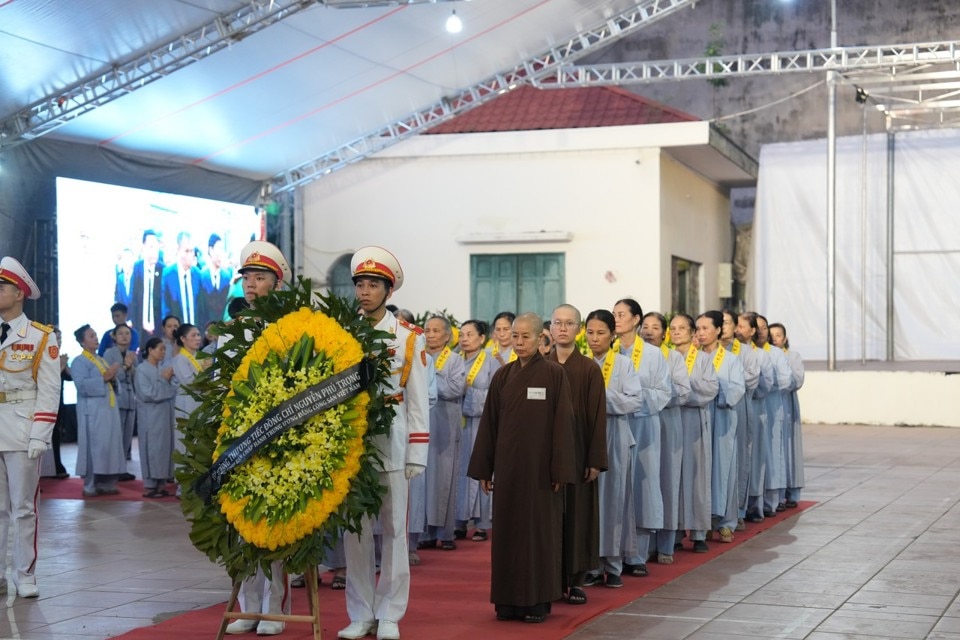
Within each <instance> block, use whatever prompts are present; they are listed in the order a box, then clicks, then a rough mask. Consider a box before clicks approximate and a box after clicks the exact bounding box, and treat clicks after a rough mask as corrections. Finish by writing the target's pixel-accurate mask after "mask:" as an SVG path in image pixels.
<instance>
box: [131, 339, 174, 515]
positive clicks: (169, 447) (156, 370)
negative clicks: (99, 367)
mask: <svg viewBox="0 0 960 640" xmlns="http://www.w3.org/2000/svg"><path fill="white" fill-rule="evenodd" d="M152 340H153V339H151V340H149V341H148V344H150V342H152ZM172 377H173V369H172V368H171V367H169V366H167V367H163V366H162V365H161V364H159V363H154V362H151V361H150V360H149V359H148V360H145V361H143V362H141V363H140V364H139V365H138V366H137V372H136V375H135V377H134V388H135V390H136V395H137V425H138V440H139V443H140V469H141V474H142V475H143V488H144V491H145V493H144V495H150V494H160V495H162V494H163V492H164V485H165V484H166V482H167V481H168V480H170V479H172V478H173V412H174V407H173V402H174V397H175V396H176V394H177V387H176V386H175V385H174V384H173V383H172V382H171V379H172ZM160 495H150V497H160Z"/></svg>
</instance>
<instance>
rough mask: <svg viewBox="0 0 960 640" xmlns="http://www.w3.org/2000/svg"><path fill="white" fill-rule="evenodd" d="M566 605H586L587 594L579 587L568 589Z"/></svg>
mask: <svg viewBox="0 0 960 640" xmlns="http://www.w3.org/2000/svg"><path fill="white" fill-rule="evenodd" d="M567 604H587V594H586V593H585V592H584V591H583V589H581V588H580V587H570V592H569V593H568V594H567Z"/></svg>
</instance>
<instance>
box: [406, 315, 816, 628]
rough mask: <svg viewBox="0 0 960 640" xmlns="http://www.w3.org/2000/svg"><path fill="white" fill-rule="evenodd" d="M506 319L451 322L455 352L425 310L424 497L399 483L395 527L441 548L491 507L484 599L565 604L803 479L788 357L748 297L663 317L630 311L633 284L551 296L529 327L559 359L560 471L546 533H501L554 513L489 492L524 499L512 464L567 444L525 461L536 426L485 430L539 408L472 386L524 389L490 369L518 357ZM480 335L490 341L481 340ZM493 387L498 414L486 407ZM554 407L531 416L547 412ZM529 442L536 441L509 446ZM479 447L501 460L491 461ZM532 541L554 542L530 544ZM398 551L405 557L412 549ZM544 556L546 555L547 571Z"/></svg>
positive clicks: (782, 336) (478, 534)
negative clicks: (401, 505) (402, 516)
mask: <svg viewBox="0 0 960 640" xmlns="http://www.w3.org/2000/svg"><path fill="white" fill-rule="evenodd" d="M534 318H536V317H535V316H534ZM536 320H538V319H536ZM536 320H534V321H533V322H534V324H535V323H536ZM529 322H530V321H529V320H528V323H529ZM517 323H518V320H517V319H516V318H515V316H514V315H513V314H512V313H509V312H504V313H501V314H499V315H498V316H497V317H496V318H495V319H494V321H493V323H492V331H491V329H490V328H489V326H488V325H487V323H486V322H483V321H480V320H468V321H466V322H464V323H463V324H462V325H461V327H460V337H459V345H458V346H459V351H460V353H459V354H456V353H455V351H456V348H451V346H450V344H449V341H450V340H451V329H452V327H451V325H450V322H449V320H447V319H446V318H444V317H441V316H434V317H432V318H430V319H429V320H428V321H427V322H426V326H425V335H426V337H427V351H428V353H430V355H431V356H432V358H433V367H432V368H433V369H434V375H435V377H436V379H437V384H436V387H437V392H438V393H437V400H436V404H434V405H433V407H432V408H431V412H430V432H431V433H430V463H429V464H428V467H427V474H426V482H425V483H424V487H423V491H424V493H425V499H424V500H422V501H414V500H413V499H412V498H411V505H415V504H417V505H423V506H424V507H425V509H424V511H423V512H421V513H416V514H414V513H411V517H410V521H411V522H412V523H419V522H425V523H426V526H425V527H422V528H417V529H416V531H413V529H411V545H413V543H414V542H416V548H417V549H418V550H420V551H423V550H426V549H434V548H439V549H441V550H447V551H453V550H455V549H456V548H457V543H458V542H459V541H461V540H465V539H469V540H471V541H477V542H479V541H484V540H486V539H487V536H488V532H489V530H490V529H491V528H493V529H496V528H497V526H498V525H504V523H505V522H506V526H507V529H508V530H509V531H510V532H511V533H510V538H509V539H510V546H511V549H510V550H509V552H506V553H508V554H509V557H510V558H512V560H510V562H509V563H507V566H505V567H504V571H505V573H504V574H503V575H498V568H497V557H498V552H497V550H496V549H494V551H493V558H494V571H493V574H494V575H493V583H494V586H493V589H492V601H493V602H494V604H495V605H497V614H498V617H499V618H502V619H515V618H520V619H524V620H526V621H528V622H539V621H541V620H543V618H544V616H545V615H546V613H548V612H549V610H550V603H551V602H553V601H554V600H556V599H558V598H560V597H562V598H563V599H564V600H565V601H566V602H568V603H570V604H582V603H584V602H586V600H587V593H586V591H585V590H584V588H585V587H588V586H592V585H604V586H606V587H610V588H617V587H620V586H622V585H623V576H624V575H626V576H631V577H645V576H647V575H649V573H650V572H651V571H655V569H653V568H651V567H648V562H650V561H652V562H653V563H656V564H670V563H672V562H673V558H674V554H675V553H676V552H678V551H680V550H681V549H684V548H685V547H686V548H687V549H689V550H690V551H692V552H696V553H702V552H706V551H708V549H709V548H708V541H710V540H713V541H715V542H717V543H720V544H723V543H730V542H732V541H733V540H734V537H735V535H736V532H737V531H742V530H745V528H746V527H747V526H749V525H748V523H751V522H753V523H756V522H761V521H763V520H764V519H765V518H771V517H774V516H775V515H776V514H777V512H781V511H784V510H785V509H790V508H794V507H796V506H797V504H798V501H799V499H800V491H801V488H802V486H803V483H804V481H803V454H802V435H801V428H800V414H799V406H798V402H797V393H796V392H797V389H799V388H800V386H801V385H802V384H803V377H804V372H803V363H802V360H801V359H800V357H799V355H798V354H797V353H796V352H794V351H791V350H790V349H789V341H788V339H787V334H786V329H785V328H784V326H783V325H782V324H773V325H768V322H767V320H766V318H764V317H763V316H761V315H759V314H757V313H754V312H745V313H739V314H738V313H735V312H732V311H726V310H725V311H707V312H706V313H703V314H701V315H700V316H698V317H697V318H693V317H691V316H689V315H687V314H684V313H677V314H674V315H673V316H672V318H671V319H670V321H669V323H668V321H667V319H666V318H665V317H664V316H663V315H662V314H660V313H656V312H650V313H646V314H645V313H643V311H642V309H641V307H640V305H639V304H638V303H637V302H636V301H635V300H632V299H623V300H619V301H617V302H616V303H615V304H614V305H613V306H612V310H606V309H597V310H595V311H592V312H590V313H589V314H587V316H586V318H585V319H583V320H582V319H581V314H580V312H579V311H578V310H577V309H576V308H575V307H573V306H571V305H561V306H560V307H558V308H557V309H556V310H554V312H553V314H552V317H551V318H550V320H549V321H547V322H545V323H543V324H545V325H547V326H546V328H544V329H543V331H542V333H541V330H540V328H539V326H537V327H535V328H536V330H537V335H538V337H539V345H538V346H539V352H540V357H542V358H544V359H546V360H552V361H554V362H557V363H559V364H561V365H562V367H563V369H564V370H565V371H566V372H567V382H568V384H569V387H570V389H569V392H568V393H569V396H570V398H571V400H572V402H571V405H572V406H571V407H570V409H571V410H572V411H573V415H574V423H575V425H576V426H575V438H574V441H573V442H572V443H570V446H571V451H570V452H569V453H570V455H571V456H572V458H573V466H574V469H573V476H572V477H573V478H574V480H570V479H569V478H567V479H564V478H563V477H562V476H561V475H557V474H558V473H559V472H557V471H556V469H554V471H553V474H554V475H552V476H551V478H552V482H559V483H560V484H563V485H565V487H564V492H565V495H564V498H565V499H564V500H561V501H560V502H559V504H560V505H561V511H563V516H562V519H561V521H557V522H556V525H557V526H556V529H555V531H553V532H552V534H555V537H557V540H553V541H551V540H549V539H545V538H544V536H546V538H549V535H550V534H548V533H547V532H542V533H541V534H537V536H535V537H527V536H526V534H525V533H518V529H517V528H518V527H521V531H522V524H521V523H522V522H523V521H525V520H529V525H530V527H533V528H539V529H541V530H549V529H551V526H550V524H549V523H550V522H551V518H552V517H554V516H555V515H556V514H552V515H551V513H552V512H551V511H550V510H549V509H548V510H547V511H544V512H537V516H536V517H535V518H533V519H530V518H529V513H528V514H522V515H520V516H518V515H517V513H516V512H515V510H514V508H513V507H507V508H504V509H500V508H499V507H500V504H499V503H500V502H501V501H502V502H505V503H506V502H516V503H517V507H516V508H518V509H525V510H526V511H527V512H530V511H531V510H532V511H535V512H536V509H531V507H530V505H531V504H535V502H536V501H535V500H534V499H533V498H528V499H518V498H517V496H516V492H517V491H518V490H519V489H518V487H523V486H524V482H523V481H522V480H517V479H515V478H513V477H512V476H513V475H515V474H517V473H518V472H519V471H520V470H521V469H523V470H527V471H529V470H530V469H536V468H542V466H543V465H544V464H546V465H547V468H549V465H550V464H554V465H559V464H561V463H560V462H558V460H560V459H561V458H564V456H565V455H566V453H561V454H556V453H555V452H554V453H555V455H554V456H553V458H550V457H549V456H548V458H547V460H546V462H544V461H542V460H539V461H538V460H537V459H536V456H538V455H540V454H542V453H543V451H542V450H536V448H535V447H536V445H535V444H530V443H527V444H528V445H529V446H526V445H521V444H518V443H519V442H523V440H522V439H521V440H519V441H511V444H510V445H509V447H510V448H512V451H509V452H508V449H497V447H498V446H503V445H502V443H498V442H496V437H498V436H497V434H495V435H494V436H493V437H494V441H493V442H491V441H490V440H489V439H490V437H491V430H493V431H496V428H497V427H499V429H500V431H499V437H503V435H502V434H503V433H504V427H503V422H504V421H509V420H520V421H521V422H523V423H524V424H525V425H527V426H525V427H524V428H525V429H526V430H527V431H528V432H529V431H530V430H531V429H532V426H530V425H532V424H533V423H534V422H536V421H537V420H538V419H540V417H539V416H538V414H536V413H533V414H530V415H527V414H526V412H528V411H530V409H529V408H528V405H527V404H525V403H524V402H523V401H522V398H521V399H519V400H518V399H514V400H513V401H511V402H506V403H505V402H504V400H503V399H502V398H500V397H498V398H496V399H493V400H492V401H491V399H490V398H488V397H487V396H488V394H489V393H491V389H494V388H498V382H499V383H500V385H499V386H502V385H503V384H504V383H505V382H506V383H508V387H509V386H512V387H513V390H512V392H513V393H520V394H521V395H522V394H523V393H524V392H526V393H528V394H529V393H530V390H531V389H533V387H532V386H531V384H530V383H523V382H519V381H515V382H513V384H512V385H510V384H509V379H508V378H509V376H508V375H507V374H506V373H505V374H504V375H503V378H505V379H506V380H504V379H499V378H498V376H497V375H496V373H497V371H498V370H499V369H501V368H506V365H508V364H510V363H512V362H513V361H514V360H516V359H517V356H518V349H519V347H518V331H517V329H518V325H517ZM511 327H512V329H511ZM488 337H490V339H491V342H490V344H489V345H488V346H487V347H486V348H485V349H484V348H481V346H482V345H484V343H486V342H487V338H488ZM581 350H582V351H583V352H585V353H582V354H581V353H580V352H581ZM457 355H459V357H457ZM590 360H592V361H593V362H590ZM584 362H586V364H584ZM536 388H537V389H549V388H550V387H549V385H548V384H543V385H542V386H538V387H536ZM505 393H507V390H505V389H499V390H498V395H502V394H505ZM547 395H549V393H547ZM501 405H502V406H504V407H505V408H506V409H507V411H508V412H513V415H510V414H509V413H507V414H505V415H497V412H498V407H499V406H501ZM557 410H558V411H559V410H560V409H557ZM555 420H556V418H555V417H554V416H552V415H551V416H549V418H548V419H540V421H541V422H544V421H546V422H547V423H549V424H551V425H552V424H553V422H552V421H555ZM485 423H486V424H485ZM485 426H486V430H485ZM524 437H530V436H529V433H527V435H525V436H524ZM557 437H559V436H557ZM548 440H549V438H548ZM530 448H534V451H535V453H527V454H524V453H519V452H522V451H526V450H529V449H530ZM494 449H496V451H497V452H499V454H500V455H501V456H506V457H507V458H508V460H509V462H504V463H500V464H497V462H496V461H495V455H494ZM547 453H548V454H549V453H550V452H549V451H547ZM551 460H552V462H551ZM504 474H510V475H509V476H508V477H507V478H504V477H503V475H504ZM494 476H496V478H494ZM494 480H496V482H494ZM485 483H488V486H487V485H485ZM530 483H534V481H533V480H530V481H529V482H528V484H530ZM494 484H496V485H499V486H509V487H510V493H509V494H502V495H501V494H496V495H497V497H496V498H494V495H495V493H494V492H493V491H492V488H493V486H494ZM541 484H542V483H541ZM541 488H542V487H541ZM487 489H490V490H487ZM411 491H412V492H413V491H414V489H413V488H411ZM411 495H413V493H412V494H411ZM554 506H556V505H554ZM501 517H502V518H503V520H500V518H501ZM518 517H519V520H520V523H518V522H517V518H518ZM494 539H496V538H495V537H494ZM527 539H529V540H530V541H531V543H532V544H531V548H530V549H528V550H526V551H529V553H527V557H532V558H534V560H533V561H532V562H533V564H532V565H531V566H516V558H519V557H524V551H525V550H524V549H520V550H519V551H518V549H517V544H518V540H520V541H523V540H527ZM521 546H522V545H521ZM544 549H552V550H553V551H552V553H555V554H556V555H555V556H554V557H551V556H550V555H549V553H548V554H547V555H546V556H544V554H543V550H544ZM538 555H539V556H542V558H541V560H539V561H537V560H535V558H536V557H537V556H538ZM410 561H411V563H412V564H416V563H417V562H419V556H418V555H417V553H416V552H415V551H411V553H410ZM554 561H555V562H556V563H557V566H560V567H562V571H561V572H560V575H559V578H560V579H558V580H552V581H551V579H550V578H549V576H550V575H552V574H551V572H550V571H549V570H548V569H549V568H550V567H552V566H553V564H551V563H554ZM525 576H536V578H535V579H533V580H534V582H537V583H539V584H537V585H534V584H524V583H526V582H529V581H530V580H531V578H529V577H525ZM544 576H548V577H547V578H546V579H545V578H544ZM551 582H553V583H554V584H550V583H551ZM544 583H546V584H544ZM533 594H536V595H533Z"/></svg>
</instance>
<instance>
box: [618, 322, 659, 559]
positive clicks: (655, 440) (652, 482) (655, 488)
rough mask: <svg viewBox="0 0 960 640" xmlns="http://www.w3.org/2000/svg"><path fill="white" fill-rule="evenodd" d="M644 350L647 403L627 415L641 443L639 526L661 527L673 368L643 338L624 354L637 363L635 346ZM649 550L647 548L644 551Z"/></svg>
mask: <svg viewBox="0 0 960 640" xmlns="http://www.w3.org/2000/svg"><path fill="white" fill-rule="evenodd" d="M637 348H640V349H642V355H641V356H640V362H639V365H640V367H639V369H637V375H638V376H639V377H640V384H641V386H642V387H643V404H642V405H640V408H639V409H638V410H637V411H635V412H633V413H631V414H630V415H629V416H627V419H628V421H629V422H630V430H631V431H632V432H633V438H634V440H636V443H637V445H636V446H635V447H634V450H633V452H634V467H633V500H634V516H635V517H636V526H637V527H638V528H640V529H649V530H657V529H660V528H662V527H663V493H662V491H661V490H660V447H661V442H660V438H661V434H660V412H661V411H662V410H663V408H664V407H666V406H667V403H668V402H670V395H671V385H670V370H669V369H668V368H667V363H666V361H665V360H664V359H663V355H662V354H661V353H660V350H659V349H658V348H657V347H654V346H652V345H649V344H646V343H644V342H643V341H642V340H641V339H640V338H639V337H638V338H636V339H635V340H634V341H633V344H632V345H631V346H630V348H624V347H622V346H621V347H620V353H622V354H623V356H624V357H625V358H627V359H628V360H630V362H631V364H632V362H633V360H632V356H633V351H634V349H637ZM640 551H641V552H642V553H646V550H645V549H641V550H640Z"/></svg>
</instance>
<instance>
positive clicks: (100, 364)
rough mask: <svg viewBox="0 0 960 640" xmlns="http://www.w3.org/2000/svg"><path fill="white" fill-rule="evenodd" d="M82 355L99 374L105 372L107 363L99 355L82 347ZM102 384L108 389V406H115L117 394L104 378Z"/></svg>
mask: <svg viewBox="0 0 960 640" xmlns="http://www.w3.org/2000/svg"><path fill="white" fill-rule="evenodd" d="M83 357H84V358H86V359H87V360H89V361H90V362H92V363H93V366H95V367H96V368H97V371H99V372H100V375H103V374H105V373H106V372H107V365H106V363H105V362H104V361H103V359H101V358H100V356H95V355H93V354H92V353H90V352H89V351H87V350H86V349H84V351H83ZM104 384H105V385H107V389H108V390H109V391H110V406H111V407H115V406H117V396H115V395H114V393H113V385H112V384H110V383H109V382H107V381H106V380H104Z"/></svg>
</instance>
